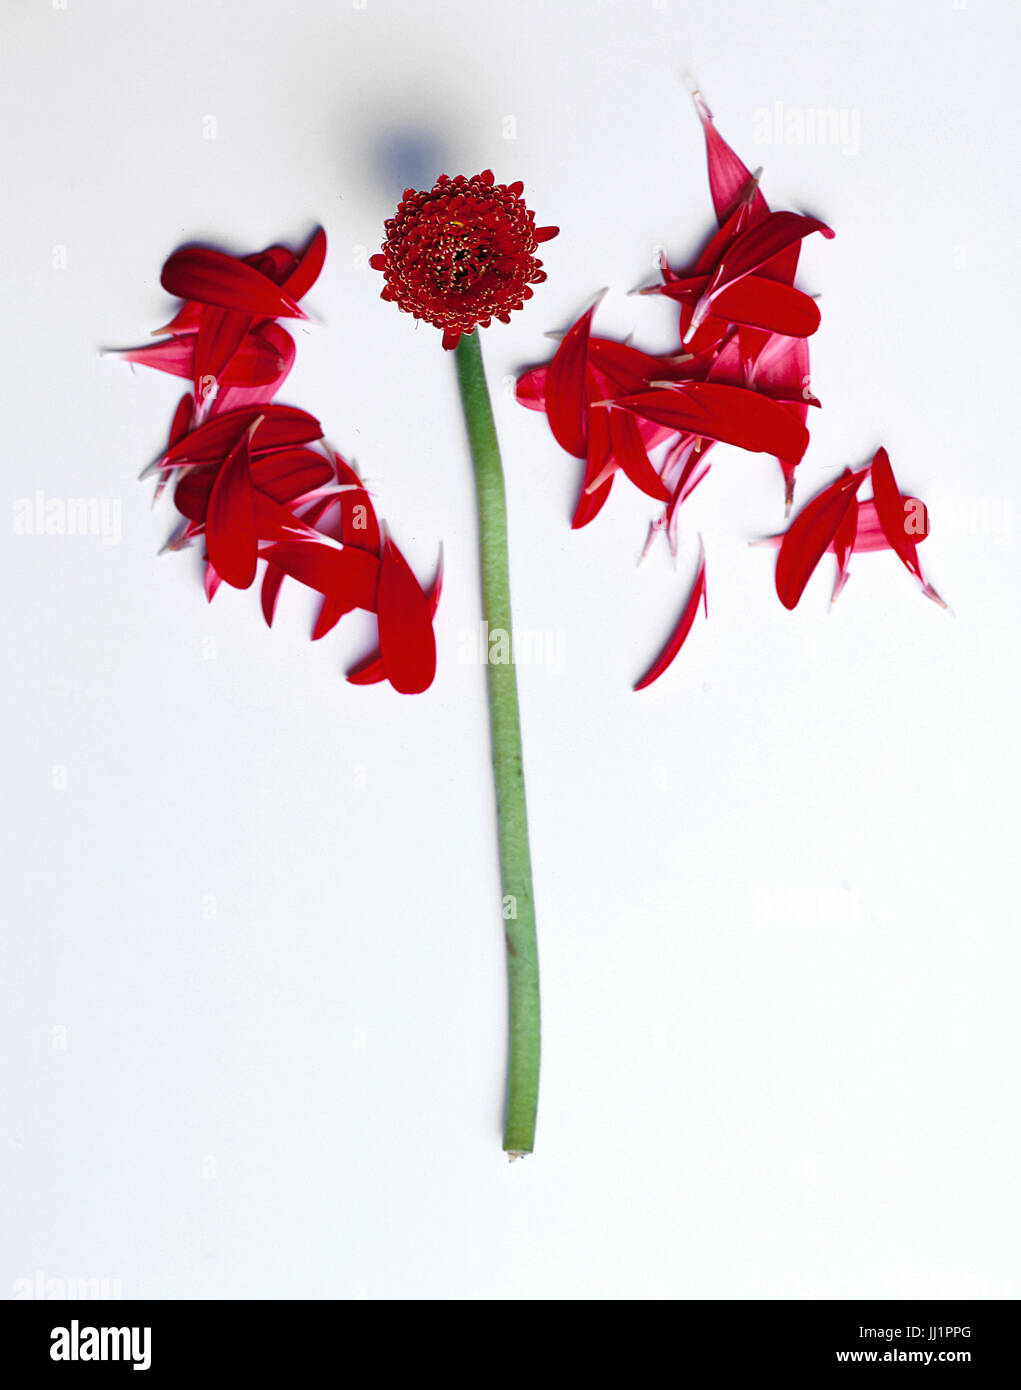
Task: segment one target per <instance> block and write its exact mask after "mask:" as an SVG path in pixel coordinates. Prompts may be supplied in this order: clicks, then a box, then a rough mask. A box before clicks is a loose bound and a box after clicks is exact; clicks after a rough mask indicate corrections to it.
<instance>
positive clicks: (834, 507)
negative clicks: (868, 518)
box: [776, 468, 869, 608]
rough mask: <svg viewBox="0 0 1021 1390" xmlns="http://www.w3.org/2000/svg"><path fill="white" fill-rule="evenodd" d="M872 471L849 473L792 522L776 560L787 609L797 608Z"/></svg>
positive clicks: (781, 595) (779, 591)
mask: <svg viewBox="0 0 1021 1390" xmlns="http://www.w3.org/2000/svg"><path fill="white" fill-rule="evenodd" d="M868 471H869V470H868V469H867V468H862V469H859V471H858V472H857V473H852V472H850V470H846V471H845V472H844V473H843V474H842V475H841V476H840V477H839V478H838V479H837V480H836V482H834V483H831V484H830V486H829V487H827V488H824V490H823V491H822V492H820V493H819V495H818V496H817V497H814V498H813V499H812V501H811V502H809V503H808V505H807V506H806V507H804V508H803V509H802V510H801V511H800V512H799V513H798V515H797V516H796V517H795V518H794V520H793V521H792V522H791V524H790V526H789V527H788V530H787V533H786V535H785V536H784V538H783V541H782V542H781V544H780V553H779V555H777V557H776V592H777V595H778V596H779V599H780V602H781V603H782V604H783V606H784V607H785V608H795V607H796V606H797V603H798V600H799V599H800V598H801V595H802V594H803V593H804V591H805V585H806V584H807V583H808V581H809V579H810V578H811V577H812V574H813V572H814V571H815V567H816V565H817V564H818V563H819V561H820V560H821V559H822V557H823V555H824V554H825V553H826V551H827V550H828V549H829V547H830V545H831V544H832V543H833V540H834V538H835V536H836V534H837V532H838V531H839V529H840V525H841V523H842V522H843V520H844V517H845V515H846V514H847V510H848V508H849V507H850V505H851V502H852V501H853V500H854V497H855V495H856V493H857V491H858V489H859V488H860V487H861V485H862V481H863V479H864V478H865V476H866V474H867V473H868Z"/></svg>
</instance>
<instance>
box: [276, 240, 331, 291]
mask: <svg viewBox="0 0 1021 1390" xmlns="http://www.w3.org/2000/svg"><path fill="white" fill-rule="evenodd" d="M325 263H326V233H325V232H324V231H323V229H322V227H319V228H318V229H317V231H316V232H315V234H314V235H313V237H312V240H311V241H310V242H309V244H308V245H307V246H306V247H305V250H304V251H303V252H302V254H301V259H300V260H299V261H298V264H297V265H296V266H295V268H294V270H293V271H292V272H291V274H290V275H288V277H287V279H286V280H285V281H284V290H285V291H286V293H287V294H289V295H290V297H291V298H292V299H293V300H294V301H295V303H297V301H298V300H299V299H304V297H305V295H306V294H308V292H309V290H310V289H311V288H312V286H313V285H314V284H315V282H316V281H317V280H318V279H319V276H320V274H321V272H322V269H323V266H324V264H325Z"/></svg>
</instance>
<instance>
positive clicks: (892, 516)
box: [872, 449, 946, 608]
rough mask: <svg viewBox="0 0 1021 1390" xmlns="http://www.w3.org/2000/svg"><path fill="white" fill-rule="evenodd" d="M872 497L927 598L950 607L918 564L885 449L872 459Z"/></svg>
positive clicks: (889, 535)
mask: <svg viewBox="0 0 1021 1390" xmlns="http://www.w3.org/2000/svg"><path fill="white" fill-rule="evenodd" d="M872 497H873V501H874V502H875V505H876V515H877V516H878V518H879V524H880V526H882V528H883V532H884V534H885V536H886V538H887V540H888V541H889V542H890V546H891V548H892V549H893V550H895V551H896V553H897V555H898V556H899V557H900V560H901V562H902V563H903V564H904V565H906V566H907V568H908V569H909V570H910V571H911V573H912V574H913V575H914V576H915V578H916V579H917V580H918V582H919V584H921V586H922V593H923V594H925V597H926V598H931V599H932V601H933V603H938V604H939V606H940V607H941V608H946V604H945V603H944V602H943V600H942V599H941V598H940V596H939V594H937V592H936V590H935V589H934V588H933V587H932V585H931V584H929V583H928V582H927V581H926V578H925V575H924V574H923V573H922V567H921V565H920V564H919V563H918V552H917V549H916V541H915V538H914V536H913V535H912V534H911V533H909V531H908V528H907V515H906V513H905V510H904V504H903V499H902V498H901V495H900V489H899V488H898V487H897V483H896V481H895V479H894V476H893V469H892V467H891V466H890V456H889V454H887V452H886V450H885V449H879V450H877V452H876V456H875V458H874V459H873V460H872ZM926 526H928V521H926Z"/></svg>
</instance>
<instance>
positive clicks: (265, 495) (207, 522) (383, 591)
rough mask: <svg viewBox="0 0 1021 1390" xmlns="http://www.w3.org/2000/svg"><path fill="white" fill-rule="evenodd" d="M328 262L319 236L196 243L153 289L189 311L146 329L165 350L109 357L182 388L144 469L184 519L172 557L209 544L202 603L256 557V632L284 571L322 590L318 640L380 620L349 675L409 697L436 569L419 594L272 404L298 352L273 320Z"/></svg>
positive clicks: (364, 516) (335, 460)
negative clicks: (375, 645) (360, 620)
mask: <svg viewBox="0 0 1021 1390" xmlns="http://www.w3.org/2000/svg"><path fill="white" fill-rule="evenodd" d="M325 256H326V236H325V234H324V232H323V231H322V230H320V231H318V232H316V234H315V236H314V237H313V238H312V240H311V242H310V243H309V245H308V247H307V248H306V249H305V251H304V252H303V254H302V255H300V256H296V255H295V254H294V253H293V252H292V251H290V250H288V249H287V248H286V247H284V246H271V247H269V248H268V249H267V250H266V251H263V252H261V253H260V254H258V255H253V256H247V257H245V258H243V259H236V258H235V257H233V256H227V255H224V254H223V253H222V252H220V251H214V250H212V249H210V248H208V247H202V246H189V247H185V248H184V249H182V250H180V251H176V252H175V253H174V254H173V255H172V256H171V257H170V259H169V260H168V261H167V263H166V264H165V265H164V267H163V274H162V277H161V281H162V284H163V287H164V288H165V289H167V290H169V291H170V293H171V294H176V295H179V296H180V297H181V298H182V299H183V300H184V301H185V302H184V304H183V305H182V307H181V308H180V310H179V311H178V312H177V314H176V315H175V316H174V318H173V319H172V320H171V321H170V323H168V324H167V325H166V326H165V327H164V328H161V329H158V330H157V335H158V336H160V338H161V341H160V342H158V343H155V344H151V345H149V346H146V347H142V348H136V349H133V350H130V351H128V352H124V353H122V354H120V355H121V356H122V357H124V358H125V359H126V360H127V361H129V362H133V363H138V364H141V365H143V366H149V367H155V368H157V369H158V370H159V371H164V372H169V373H171V374H172V375H174V376H181V377H185V378H186V379H187V380H189V381H190V382H191V383H192V391H191V392H189V393H188V394H187V395H185V396H183V397H182V398H181V401H180V402H179V404H178V406H177V410H176V411H175V414H174V419H173V422H172V424H171V428H170V435H169V438H168V441H167V447H166V449H165V450H164V451H163V453H162V454H161V455H160V457H159V458H158V459H156V460H155V462H154V463H153V464H152V465H151V466H150V467H149V468H147V469H146V470H145V473H146V474H148V473H151V472H155V473H156V474H157V475H158V483H157V496H159V495H160V494H161V493H162V492H163V491H164V489H165V488H166V487H167V486H168V484H172V485H173V497H174V505H175V506H176V507H177V510H178V511H179V512H180V514H181V516H182V517H183V518H184V522H183V524H182V526H181V527H180V528H179V530H178V532H177V533H176V534H175V536H174V537H173V539H172V540H171V542H170V543H169V548H170V549H175V550H176V549H180V548H181V547H182V546H184V545H187V544H189V543H190V542H192V541H194V540H197V539H200V538H201V539H202V540H203V541H204V543H205V554H206V570H205V589H206V595H207V597H208V598H209V599H210V600H211V599H212V598H213V595H214V594H215V593H216V591H217V589H218V588H219V586H220V584H221V583H225V584H229V585H232V586H233V587H234V588H236V589H247V588H249V587H250V586H251V585H252V584H253V583H254V582H255V579H256V575H257V571H258V567H259V561H260V560H261V561H264V562H265V566H264V571H263V577H262V587H261V598H262V611H263V616H264V617H265V620H266V622H267V624H272V622H273V616H274V614H275V612H276V605H277V600H278V598H279V595H280V589H281V586H282V584H283V581H284V579H285V578H286V577H287V576H290V577H291V578H292V579H296V580H297V581H298V582H299V583H301V584H304V585H306V586H307V587H308V588H310V589H313V590H315V591H316V592H317V593H318V594H320V595H321V596H322V602H321V604H320V607H319V612H318V616H317V618H316V621H315V625H314V627H313V631H312V638H313V640H318V639H319V638H320V637H324V636H325V635H326V633H328V632H330V631H331V630H332V629H333V628H334V627H335V626H336V624H337V623H338V622H339V621H340V619H341V618H342V617H343V616H344V614H345V613H350V612H352V611H353V610H354V609H356V608H361V609H365V610H366V611H368V612H370V613H375V614H376V617H377V622H378V626H379V650H378V651H375V652H372V653H370V654H369V655H368V656H367V657H365V658H364V659H363V660H362V661H359V662H358V663H357V665H356V666H355V667H353V668H352V670H351V671H350V672H349V673H348V679H349V680H350V681H352V683H353V684H356V685H370V684H374V683H377V682H380V681H384V680H388V681H389V682H390V684H391V685H392V686H393V687H394V689H395V690H398V691H400V692H401V693H403V694H417V693H419V692H420V691H423V690H426V689H427V688H428V687H429V685H430V684H431V683H432V680H433V676H434V675H435V671H436V643H435V639H434V636H433V627H432V620H433V616H434V615H435V612H436V607H437V604H438V602H439V597H440V588H441V577H442V576H441V573H440V572H439V570H438V571H437V575H436V578H435V579H434V581H433V583H432V586H431V587H430V589H429V591H428V592H423V590H422V588H421V586H420V585H419V583H418V580H417V579H416V578H415V576H414V574H413V572H412V570H411V568H410V567H409V565H408V563H407V561H406V560H405V559H404V556H403V555H402V554H401V552H400V550H399V549H398V548H397V546H396V544H395V542H394V540H393V538H392V537H391V536H390V534H389V532H388V531H387V529H386V527H385V524H381V523H380V521H379V519H378V518H377V516H376V513H375V510H374V508H373V505H372V501H371V499H370V497H369V494H368V492H367V491H366V489H365V487H364V486H363V484H362V482H361V479H360V478H359V477H358V474H357V473H356V472H355V470H354V469H353V468H352V467H351V465H350V464H348V463H347V462H345V460H344V459H343V458H341V456H340V455H339V454H337V453H336V452H335V451H333V450H332V449H330V448H329V447H328V446H327V445H326V444H325V442H324V440H323V430H322V426H321V425H320V423H319V421H318V420H317V419H315V417H314V416H312V415H309V414H308V413H307V412H306V411H304V410H299V409H297V408H296V407H294V406H288V405H278V404H276V403H275V402H274V400H273V397H274V396H275V395H276V393H277V391H278V390H279V388H280V386H281V385H282V384H283V382H284V380H285V379H286V377H287V375H288V373H289V372H290V370H291V367H292V366H293V363H294V356H295V348H294V340H293V339H292V338H291V336H290V334H288V333H287V332H286V330H284V329H283V328H281V327H280V325H279V324H278V323H277V322H276V320H277V319H278V318H304V317H305V314H304V313H303V311H302V309H301V308H300V306H299V300H301V299H302V298H303V297H304V295H305V294H306V293H307V292H308V291H309V290H310V289H311V287H312V285H313V284H314V283H315V281H316V279H317V278H318V276H319V273H320V271H321V270H322V268H323V263H324V260H325ZM441 564H442V561H441Z"/></svg>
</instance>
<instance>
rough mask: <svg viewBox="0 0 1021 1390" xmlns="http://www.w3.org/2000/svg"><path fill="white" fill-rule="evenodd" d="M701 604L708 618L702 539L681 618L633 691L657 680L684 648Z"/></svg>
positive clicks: (699, 542)
mask: <svg viewBox="0 0 1021 1390" xmlns="http://www.w3.org/2000/svg"><path fill="white" fill-rule="evenodd" d="M700 603H701V604H702V607H703V611H704V612H705V615H706V617H708V616H709V606H708V599H707V597H706V587H705V547H704V546H703V544H702V538H701V536H700V537H699V541H698V572H697V574H696V575H695V583H694V584H693V585H692V588H691V592H690V593H689V595H688V597H687V600H686V601H685V604H684V608H683V609H682V610H681V616H680V618H679V619H678V621H677V626H676V627H675V628H674V630H673V632H671V634H670V636H669V637H668V638H667V642H666V646H665V647H664V648H663V650H662V651H661V652H660V654H659V656H657V658H656V660H655V661H654V662H653V663H652V665H651V666H650V667H649V669H648V670H647V671H646V673H645V675H644V676H642V678H641V680H639V681H636V682H635V686H634V688H635V690H644V689H645V687H646V686H648V685H651V684H652V683H653V681H655V680H658V679H659V677H660V676H661V675H662V674H663V672H664V671H665V670H666V669H667V667H668V666H669V665H670V663H671V662H672V661H673V659H674V657H675V656H676V655H677V653H678V652H679V651H680V650H681V648H682V647H683V646H684V643H685V641H686V640H687V636H688V633H689V632H690V631H691V626H692V623H694V621H695V614H696V613H697V612H698V605H699V604H700Z"/></svg>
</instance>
